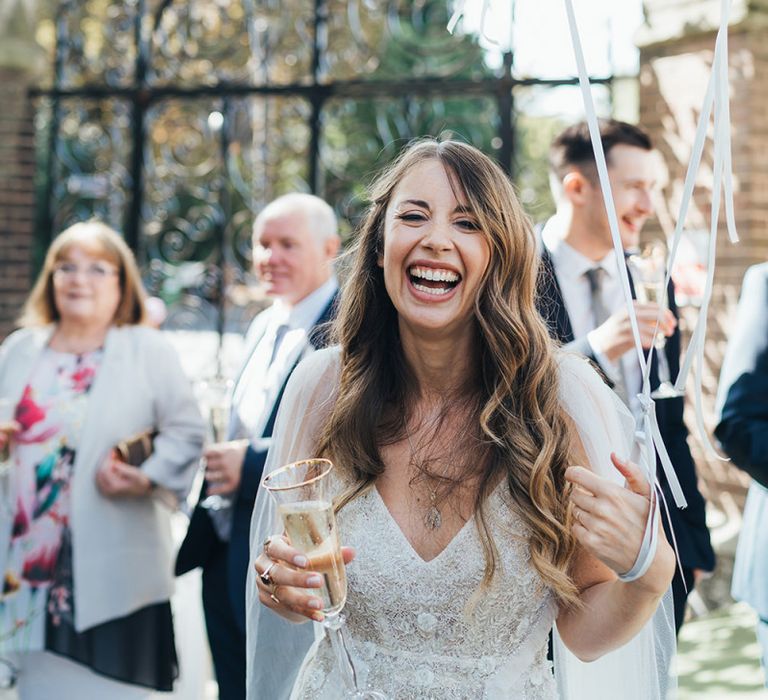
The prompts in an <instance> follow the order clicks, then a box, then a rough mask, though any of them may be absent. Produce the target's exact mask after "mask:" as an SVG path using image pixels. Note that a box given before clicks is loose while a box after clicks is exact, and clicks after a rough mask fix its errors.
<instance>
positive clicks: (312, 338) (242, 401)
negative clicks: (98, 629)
mask: <svg viewBox="0 0 768 700" xmlns="http://www.w3.org/2000/svg"><path fill="white" fill-rule="evenodd" d="M340 242H341V241H340V239H339V235H338V233H337V222H336V215H335V214H334V211H333V209H332V208H331V207H330V206H329V205H328V204H327V203H326V202H324V201H323V200H322V199H320V198H319V197H315V196H314V195H310V194H302V193H291V194H287V195H283V196H282V197H278V198H277V199H276V200H274V201H272V202H271V203H270V204H268V205H267V206H266V207H265V208H264V209H263V210H262V211H261V213H260V214H259V215H258V217H257V218H256V221H255V222H254V226H253V252H254V256H253V257H254V265H255V268H256V272H257V273H258V275H259V279H260V280H261V282H262V283H263V284H264V286H265V292H266V294H267V295H268V296H269V297H271V298H273V299H274V300H275V303H274V304H273V305H272V306H271V307H270V308H268V309H267V310H266V311H263V312H262V313H260V314H259V315H258V316H257V317H256V318H255V319H254V321H253V323H252V324H251V326H250V328H249V329H248V335H247V337H246V341H245V348H246V351H245V355H244V361H243V364H242V366H241V368H240V372H239V374H238V377H237V381H236V382H235V385H234V389H233V393H232V416H231V420H230V428H229V441H228V442H220V443H217V444H213V445H210V446H208V447H206V449H205V459H206V462H207V467H206V478H207V481H206V484H205V485H204V489H203V493H202V495H201V499H200V502H199V503H198V506H197V507H196V508H195V511H194V513H193V514H192V520H191V522H190V525H189V531H188V532H187V536H186V538H185V540H184V542H183V544H182V546H181V549H180V550H179V556H178V559H177V562H176V572H177V573H178V574H182V573H185V572H187V571H189V570H190V569H193V568H195V567H202V568H203V607H204V610H205V623H206V626H207V629H208V640H209V642H210V646H211V654H212V656H213V663H214V667H215V669H216V680H217V681H218V684H219V697H220V698H221V699H222V700H242V699H243V698H245V581H246V575H247V572H248V557H249V551H248V547H249V538H250V525H251V513H252V512H253V505H254V502H255V500H256V493H257V490H258V487H259V482H260V481H261V472H262V469H263V468H264V462H265V460H266V457H267V451H268V449H269V446H270V444H271V439H272V428H273V426H274V423H275V417H276V415H277V410H278V407H279V405H280V401H281V399H282V396H283V391H284V390H285V385H286V383H287V382H288V378H289V377H290V376H291V373H292V372H293V370H294V368H295V367H296V365H297V364H298V363H299V361H300V360H301V359H302V358H303V357H305V356H306V355H307V354H308V353H310V352H312V351H313V350H314V349H315V348H317V347H323V346H324V345H325V343H326V335H327V334H326V332H325V327H326V324H327V322H328V321H329V320H330V319H331V316H332V314H333V312H334V310H335V300H336V296H337V292H338V283H337V281H336V276H335V274H334V268H333V261H334V259H335V257H336V254H337V253H338V251H339V245H340ZM211 495H212V496H225V497H226V501H223V502H221V501H219V503H226V506H225V507H221V508H207V509H206V508H205V507H204V505H205V504H206V503H208V502H210V499H208V500H206V499H205V498H204V497H205V496H211Z"/></svg>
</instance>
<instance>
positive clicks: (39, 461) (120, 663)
mask: <svg viewBox="0 0 768 700" xmlns="http://www.w3.org/2000/svg"><path fill="white" fill-rule="evenodd" d="M102 355H103V350H101V349H99V350H96V351H93V352H89V353H85V354H82V355H75V354H70V353H63V352H58V351H55V350H52V349H51V348H46V349H45V351H44V352H43V354H42V355H41V357H40V360H39V362H38V363H37V364H36V366H35V370H34V371H33V373H32V376H31V377H30V380H29V382H28V384H27V386H26V387H25V388H24V391H23V394H22V397H21V400H20V401H19V403H18V404H17V406H16V412H15V418H16V421H17V422H18V423H19V424H20V425H21V431H20V432H19V433H17V435H16V436H15V439H14V449H13V451H12V455H11V459H12V470H11V473H10V478H11V480H12V483H11V489H10V493H13V494H15V503H4V504H2V506H3V507H6V508H8V507H9V508H10V509H11V511H12V513H13V528H12V532H11V540H10V543H9V551H8V556H7V562H6V570H5V572H3V585H2V594H0V654H2V655H5V654H7V653H10V652H23V651H33V650H41V649H47V650H49V651H53V652H55V653H58V654H62V655H64V656H67V657H69V658H71V659H72V660H74V661H78V662H80V663H83V664H85V665H87V666H89V667H91V668H92V669H94V670H96V671H98V672H99V673H102V674H104V675H107V676H110V677H112V678H116V679H118V680H122V681H125V682H128V683H136V684H139V685H143V686H147V687H151V688H156V689H157V690H170V689H171V688H172V686H173V680H174V678H176V676H177V675H178V668H177V660H176V652H175V645H174V639H173V621H172V617H171V610H170V604H169V603H161V604H158V605H151V606H148V607H146V608H142V609H141V610H139V611H137V612H135V613H133V614H131V615H128V616H126V617H124V618H121V619H119V620H113V621H109V622H107V623H104V624H102V625H98V626H97V627H94V628H92V629H90V630H86V631H84V632H77V631H76V630H75V627H74V596H73V586H74V581H73V576H72V534H71V531H70V528H69V522H70V512H71V485H72V477H73V474H74V465H75V457H76V455H77V450H78V446H79V439H80V435H81V433H82V428H83V422H84V420H85V415H86V409H87V406H88V398H89V397H88V394H89V391H90V389H91V387H92V385H93V382H94V379H95V377H96V374H97V372H98V369H99V365H100V363H101V360H102ZM148 651H149V652H150V653H147V652H148ZM153 651H154V653H152V652H153ZM137 654H140V655H141V661H140V662H137V660H136V658H135V657H136V656H137Z"/></svg>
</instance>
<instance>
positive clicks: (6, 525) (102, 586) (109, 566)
mask: <svg viewBox="0 0 768 700" xmlns="http://www.w3.org/2000/svg"><path fill="white" fill-rule="evenodd" d="M52 330H53V327H49V328H37V329H23V330H20V331H17V332H16V333H14V334H13V335H11V336H10V337H9V338H7V339H6V341H5V342H4V343H3V345H2V346H1V347H0V396H1V397H3V398H10V399H11V400H12V401H13V402H14V403H15V402H17V401H18V399H19V398H20V397H21V394H22V391H23V389H24V386H25V385H26V384H27V382H28V381H29V379H30V375H31V374H32V372H33V370H34V366H35V364H36V363H37V360H38V358H39V357H40V353H41V352H42V351H43V350H44V349H45V347H46V345H47V343H48V340H49V338H50V335H51V332H52ZM150 427H154V428H156V429H157V430H158V431H159V432H158V435H157V437H156V438H155V440H154V443H153V444H154V451H153V454H152V455H151V456H150V457H149V458H148V459H147V460H146V461H145V462H144V464H142V465H141V469H142V471H143V472H144V473H145V474H147V476H149V478H150V479H152V481H154V482H155V483H156V484H158V485H160V486H163V487H164V488H166V489H167V490H169V491H172V492H174V493H175V494H176V495H177V497H179V498H186V495H187V493H188V492H189V489H190V487H191V485H192V480H193V479H194V476H195V472H196V471H197V463H198V460H199V458H200V450H201V448H202V446H203V439H204V436H205V425H204V423H203V419H202V417H201V416H200V412H199V410H198V408H197V402H196V401H195V398H194V396H193V394H192V387H191V385H190V382H189V380H188V379H187V377H186V376H185V375H184V372H183V371H182V369H181V364H180V362H179V359H178V357H177V355H176V352H175V351H174V349H173V348H172V347H171V345H170V344H169V343H168V342H167V340H166V339H165V338H164V337H163V336H162V335H161V333H160V332H158V331H156V330H153V329H151V328H145V327H140V326H122V327H120V328H112V329H111V330H110V331H109V333H108V334H107V338H106V340H105V342H104V355H103V357H102V361H101V365H100V367H99V369H98V372H97V374H96V379H95V381H94V384H93V387H92V388H91V391H90V393H89V396H88V405H87V409H86V414H85V421H84V423H83V427H82V432H81V434H80V442H79V449H78V451H77V456H76V458H75V464H74V470H73V476H72V486H71V489H72V491H71V494H72V512H71V517H70V527H71V529H72V548H73V549H72V563H73V575H74V579H75V589H74V597H75V627H76V628H77V629H78V630H84V629H88V628H90V627H93V626H95V625H98V624H100V623H103V622H106V621H108V620H113V619H116V618H119V617H124V616H125V615H128V614H129V613H132V612H135V611H136V610H138V609H140V608H142V607H144V606H146V605H150V604H152V603H160V602H164V601H167V600H169V599H170V597H171V594H172V592H173V575H172V571H173V567H172V565H173V543H172V540H171V528H170V513H169V511H168V508H167V507H166V506H165V505H163V504H162V503H161V502H160V501H158V500H157V499H155V498H151V497H146V498H108V497H106V496H103V495H102V494H101V492H100V491H99V490H98V489H97V488H96V482H95V474H96V470H97V469H98V468H99V466H100V465H101V462H102V461H103V460H104V458H105V457H106V456H107V455H108V454H109V451H110V450H111V448H112V447H113V446H114V445H115V444H116V443H117V442H119V441H120V440H122V439H124V438H127V437H129V436H131V435H134V434H135V433H138V432H140V431H142V430H146V429H147V428H150ZM0 481H1V483H0V489H2V491H3V496H4V497H7V492H6V489H8V488H9V487H10V486H11V485H10V484H9V483H7V481H6V480H4V479H3V480H0ZM11 497H12V494H11ZM9 536H10V517H9V516H8V514H7V513H6V512H5V509H2V508H0V566H2V570H3V571H5V567H4V559H5V556H6V555H7V551H8V537H9Z"/></svg>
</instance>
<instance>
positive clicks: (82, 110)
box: [36, 0, 608, 333]
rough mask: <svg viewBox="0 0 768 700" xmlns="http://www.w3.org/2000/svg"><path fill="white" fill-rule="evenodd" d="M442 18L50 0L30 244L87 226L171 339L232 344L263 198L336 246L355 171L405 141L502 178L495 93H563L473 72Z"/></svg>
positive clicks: (248, 300) (396, 12) (243, 4)
mask: <svg viewBox="0 0 768 700" xmlns="http://www.w3.org/2000/svg"><path fill="white" fill-rule="evenodd" d="M451 6H452V5H451V3H450V2H446V1H445V0H199V1H196V2H184V1H182V0H125V1H124V2H120V3H117V2H111V1H110V0H82V1H75V0H62V2H60V3H59V4H58V12H57V20H56V55H55V59H56V60H55V65H56V72H55V76H54V83H53V86H52V87H51V88H50V89H41V90H38V91H37V92H36V94H37V95H38V96H39V97H42V98H43V99H42V100H41V101H40V106H41V108H40V113H39V116H38V121H43V120H45V121H46V122H47V128H49V129H50V134H51V136H50V146H51V147H50V149H49V155H48V157H49V163H50V165H49V167H48V171H47V177H48V188H47V195H48V196H47V200H46V205H47V211H48V219H47V225H48V228H49V229H50V230H49V231H46V233H45V235H46V236H47V237H50V235H52V234H53V233H56V232H58V231H60V230H61V229H62V228H64V227H65V226H67V225H68V224H70V223H72V222H74V221H76V220H82V219H87V218H90V217H92V216H98V217H100V218H102V219H104V220H105V221H107V222H108V223H110V224H111V225H112V226H114V227H115V228H117V229H118V230H122V231H123V232H124V234H125V236H126V240H128V242H129V243H130V244H131V245H132V246H133V247H134V248H135V250H136V252H137V255H138V258H139V261H140V263H141V265H142V270H143V274H144V279H145V281H146V284H147V287H148V289H149V291H150V292H151V293H152V294H157V295H160V296H162V297H163V298H164V299H165V301H166V302H167V303H168V304H169V307H170V309H169V311H170V313H169V323H170V324H171V325H173V326H175V327H183V328H190V329H193V328H206V329H211V330H216V331H218V332H219V333H224V332H225V331H226V330H240V329H242V328H243V327H244V326H245V325H246V324H247V322H248V320H249V318H250V316H251V315H253V313H254V312H255V310H257V309H258V308H260V307H261V305H262V304H263V301H262V300H261V299H260V298H259V297H258V294H254V293H253V289H254V287H255V286H256V282H257V280H256V279H255V277H254V275H253V273H252V271H251V226H252V222H253V219H254V217H255V215H256V214H257V213H258V211H259V209H260V208H261V207H263V206H264V205H265V204H266V203H267V202H269V201H270V200H271V199H273V198H274V197H276V196H278V195H280V194H283V193H285V192H289V191H297V190H298V191H311V192H316V193H318V194H320V195H322V196H324V197H325V198H326V199H327V200H328V201H329V202H330V203H331V204H332V205H333V206H335V207H336V209H337V211H338V212H339V214H340V216H341V219H342V221H343V227H344V229H345V231H347V232H348V231H349V230H350V228H351V227H352V226H354V224H355V222H356V219H357V217H358V216H359V214H360V212H361V209H362V207H363V204H364V196H365V185H366V183H367V182H368V181H369V180H370V178H371V176H372V174H373V172H374V171H375V170H376V169H377V168H378V167H380V166H382V165H384V164H385V163H386V162H387V161H388V160H390V159H391V158H392V157H394V155H395V154H396V153H397V151H398V150H399V149H400V147H401V146H402V145H403V144H404V143H405V142H407V141H408V140H410V139H412V138H414V137H417V136H423V135H433V136H440V135H452V136H455V137H457V138H462V139H465V140H467V141H470V142H471V143H473V144H475V145H477V146H479V147H480V148H482V149H484V150H485V151H487V152H489V153H491V154H492V155H494V156H495V157H496V158H497V159H498V160H499V162H501V163H502V165H503V166H504V167H506V168H508V169H509V170H510V171H511V170H512V168H513V166H514V159H513V147H514V133H515V116H514V115H515V107H516V105H515V102H514V100H513V95H516V94H518V93H520V94H521V95H523V96H524V94H525V90H527V89H528V88H527V87H526V86H530V85H536V84H540V85H541V87H540V88H539V89H540V90H548V89H550V88H551V87H552V86H555V85H557V84H562V85H567V84H570V83H572V82H573V79H571V78H564V79H563V80H562V81H557V80H547V81H544V80H542V81H538V83H537V81H536V79H532V78H525V80H522V79H521V80H517V79H516V78H515V77H514V70H513V69H514V61H513V57H512V55H511V53H507V54H505V55H504V62H503V66H502V67H501V68H495V69H491V68H489V67H488V65H487V61H486V60H485V58H486V56H485V54H484V51H483V49H482V48H481V47H480V42H479V41H478V37H476V36H472V35H468V34H462V35H459V34H456V35H455V36H452V35H450V34H448V33H447V32H446V29H445V28H446V23H447V21H448V17H449V13H450V9H451ZM603 82H608V80H603ZM520 152H521V153H523V155H525V157H529V156H530V157H533V156H534V155H535V156H536V157H538V155H537V154H533V153H532V152H531V153H530V154H528V153H527V152H524V151H520ZM540 185H541V183H540V182H539V181H538V180H535V179H530V178H529V180H528V181H527V185H526V187H527V188H528V189H530V190H531V191H532V192H534V196H535V192H536V191H538V189H536V188H539V187H540ZM525 192H527V190H524V194H525Z"/></svg>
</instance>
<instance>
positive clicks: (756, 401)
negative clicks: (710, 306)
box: [715, 263, 768, 685]
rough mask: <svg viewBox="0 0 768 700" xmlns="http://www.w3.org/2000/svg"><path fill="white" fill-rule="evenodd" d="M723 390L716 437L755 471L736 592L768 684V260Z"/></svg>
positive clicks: (750, 277)
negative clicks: (747, 612) (749, 615)
mask: <svg viewBox="0 0 768 700" xmlns="http://www.w3.org/2000/svg"><path fill="white" fill-rule="evenodd" d="M730 330H731V332H730V334H729V336H730V337H729V340H728V350H727V352H726V353H725V359H724V360H723V368H722V370H721V372H720V385H719V389H718V400H717V404H718V410H719V415H720V420H719V423H718V425H717V428H715V436H716V437H717V439H718V440H719V441H720V445H721V446H722V448H723V450H725V452H726V453H727V454H728V456H729V457H730V458H731V459H732V460H733V463H734V464H735V465H736V466H737V467H739V468H740V469H743V470H744V471H745V472H747V474H749V475H750V476H751V477H752V479H753V481H752V483H751V484H750V487H749V494H748V495H747V502H746V505H745V506H744V517H743V521H742V526H741V533H740V535H739V544H738V547H737V548H736V561H735V564H734V568H733V582H732V585H731V594H732V595H733V597H734V598H735V599H736V600H742V601H744V602H746V603H748V604H749V605H750V606H751V607H752V608H753V609H754V610H755V612H756V613H757V618H758V620H757V639H758V641H759V642H760V646H761V647H762V655H763V671H764V672H765V674H766V677H765V679H766V685H768V263H763V264H761V265H754V266H753V267H750V268H749V270H747V274H746V275H744V282H743V284H742V286H741V298H740V299H739V308H738V311H737V312H736V319H735V321H734V323H733V326H732V327H731V329H730Z"/></svg>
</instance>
